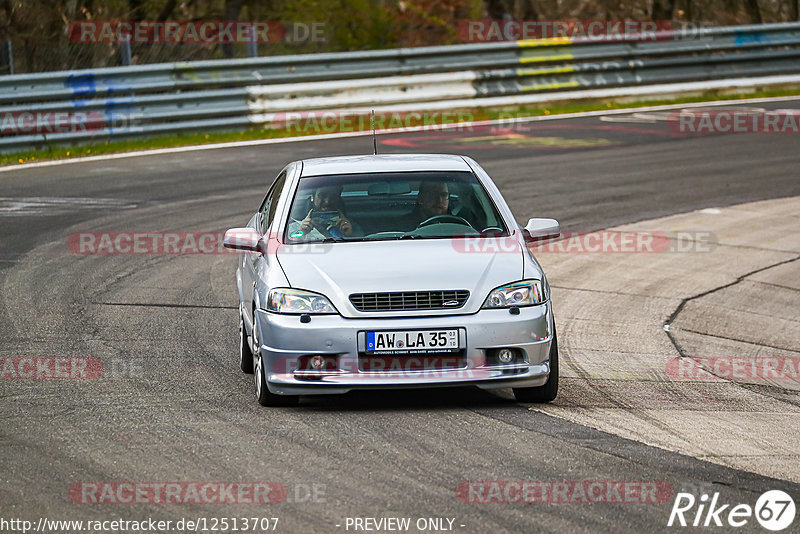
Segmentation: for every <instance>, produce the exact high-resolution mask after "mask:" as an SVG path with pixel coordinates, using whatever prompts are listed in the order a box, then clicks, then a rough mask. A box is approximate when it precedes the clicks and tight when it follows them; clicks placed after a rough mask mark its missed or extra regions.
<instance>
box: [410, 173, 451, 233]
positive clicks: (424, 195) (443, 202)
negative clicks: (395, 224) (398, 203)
mask: <svg viewBox="0 0 800 534" xmlns="http://www.w3.org/2000/svg"><path fill="white" fill-rule="evenodd" d="M449 210H450V191H449V190H448V187H447V183H446V182H422V183H421V184H420V186H419V193H418V194H417V205H416V206H415V207H414V211H412V212H411V213H407V214H405V215H403V216H402V217H400V221H399V222H400V228H402V229H404V230H406V231H411V230H414V229H416V228H417V227H418V226H419V225H420V223H422V222H424V221H427V220H428V219H430V218H431V217H436V216H437V215H448V214H449Z"/></svg>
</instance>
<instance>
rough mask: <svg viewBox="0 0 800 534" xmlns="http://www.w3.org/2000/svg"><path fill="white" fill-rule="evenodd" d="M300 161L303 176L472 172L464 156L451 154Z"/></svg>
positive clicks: (367, 156)
mask: <svg viewBox="0 0 800 534" xmlns="http://www.w3.org/2000/svg"><path fill="white" fill-rule="evenodd" d="M301 163H302V165H303V171H302V174H301V175H300V176H301V177H305V176H321V175H326V174H357V173H367V172H416V171H472V169H471V168H470V166H469V165H468V164H467V162H466V161H464V158H462V157H461V156H456V155H452V154H380V155H377V156H373V155H362V156H335V157H329V158H313V159H305V160H302V161H301Z"/></svg>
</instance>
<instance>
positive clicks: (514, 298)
mask: <svg viewBox="0 0 800 534" xmlns="http://www.w3.org/2000/svg"><path fill="white" fill-rule="evenodd" d="M545 300H547V297H546V296H545V294H544V291H543V289H542V281H541V280H523V281H521V282H513V283H511V284H506V285H504V286H500V287H498V288H495V289H493V290H492V292H491V293H489V296H488V297H486V302H484V303H483V308H510V307H511V306H533V305H535V304H541V303H542V302H544V301H545Z"/></svg>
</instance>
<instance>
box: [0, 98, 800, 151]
mask: <svg viewBox="0 0 800 534" xmlns="http://www.w3.org/2000/svg"><path fill="white" fill-rule="evenodd" d="M795 95H797V96H800V88H790V89H776V90H770V91H754V92H750V93H736V94H726V93H724V92H719V91H714V92H706V93H704V94H703V95H700V96H687V97H683V98H673V99H660V100H641V101H625V102H618V101H610V100H608V99H605V100H581V101H573V102H569V101H566V102H554V103H552V104H542V105H538V106H518V107H503V108H498V109H480V108H475V109H466V110H461V116H462V117H463V118H464V119H465V120H470V119H471V120H485V119H498V118H508V117H509V115H513V116H514V117H538V116H543V115H560V114H564V113H579V112H584V111H599V110H614V109H625V108H635V107H643V106H658V105H667V104H685V103H690V102H713V101H717V100H735V99H740V98H763V97H773V96H795ZM368 125H369V121H362V124H361V125H360V126H365V127H363V128H355V129H356V130H367V129H368ZM334 131H335V130H333V129H315V128H305V129H293V128H290V129H285V128H283V129H271V128H260V127H254V128H250V129H247V130H244V131H237V132H230V131H228V132H209V133H206V134H202V133H192V134H173V135H164V136H158V137H150V138H146V139H135V140H130V141H111V142H103V143H94V144H85V145H80V146H72V147H51V148H50V149H47V150H34V151H27V152H20V153H15V154H0V165H15V164H22V163H31V162H36V161H47V160H55V159H71V158H79V157H86V156H96V155H101V154H117V153H123V152H133V151H139V150H148V149H157V148H166V147H179V146H193V145H204V144H211V143H225V142H232V141H250V140H254V139H273V138H279V137H297V136H303V135H313V134H318V133H332V132H334ZM348 131H351V130H348Z"/></svg>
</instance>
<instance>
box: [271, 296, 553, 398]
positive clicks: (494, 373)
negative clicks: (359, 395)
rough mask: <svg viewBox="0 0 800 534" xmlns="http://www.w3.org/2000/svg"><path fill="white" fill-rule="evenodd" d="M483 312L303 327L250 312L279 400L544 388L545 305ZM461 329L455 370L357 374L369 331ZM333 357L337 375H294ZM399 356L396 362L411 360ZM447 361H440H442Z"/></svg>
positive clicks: (318, 318)
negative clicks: (505, 353) (389, 391)
mask: <svg viewBox="0 0 800 534" xmlns="http://www.w3.org/2000/svg"><path fill="white" fill-rule="evenodd" d="M519 311H520V313H519V314H518V315H513V314H511V313H509V310H507V309H498V310H481V311H479V312H478V313H475V314H471V315H447V316H433V317H430V316H426V317H392V318H381V317H371V318H358V319H351V318H345V317H342V316H340V315H314V316H312V318H311V321H310V322H308V323H302V322H301V321H300V318H299V317H298V316H296V315H281V314H276V313H271V312H267V311H264V310H257V311H256V321H258V324H257V328H258V333H259V335H258V338H259V342H260V345H261V346H260V349H261V355H262V358H263V360H264V361H263V364H264V371H265V374H266V378H267V384H268V387H269V390H270V392H272V393H275V394H282V395H312V394H340V393H347V392H348V391H351V390H355V389H384V388H419V387H442V386H469V385H474V386H477V387H480V388H483V389H492V388H510V387H535V386H541V385H544V384H545V382H546V381H547V378H548V376H549V374H550V361H549V358H550V344H551V342H552V336H553V315H552V309H551V306H550V302H546V303H544V304H541V305H538V306H530V307H526V308H520V309H519ZM452 328H458V329H460V337H461V347H462V352H461V355H462V356H463V361H461V363H459V367H457V368H444V369H438V368H437V369H419V370H411V369H406V368H403V369H397V370H391V369H389V370H381V371H369V370H360V369H359V351H362V356H363V350H364V335H365V334H364V332H367V331H373V330H430V329H452ZM496 348H512V349H519V350H520V351H522V352H521V354H522V355H523V358H522V359H523V360H524V361H521V362H516V363H512V364H506V365H489V364H487V351H488V350H490V349H496ZM315 355H321V356H325V357H336V358H337V360H338V364H337V365H336V368H335V369H329V370H324V371H309V370H304V369H298V361H299V358H300V357H303V356H315ZM413 357H414V356H413V355H409V356H402V357H401V356H398V357H397V358H398V359H402V358H413ZM443 357H444V358H447V356H446V355H443Z"/></svg>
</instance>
